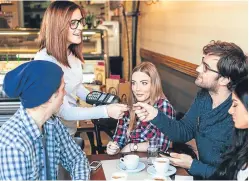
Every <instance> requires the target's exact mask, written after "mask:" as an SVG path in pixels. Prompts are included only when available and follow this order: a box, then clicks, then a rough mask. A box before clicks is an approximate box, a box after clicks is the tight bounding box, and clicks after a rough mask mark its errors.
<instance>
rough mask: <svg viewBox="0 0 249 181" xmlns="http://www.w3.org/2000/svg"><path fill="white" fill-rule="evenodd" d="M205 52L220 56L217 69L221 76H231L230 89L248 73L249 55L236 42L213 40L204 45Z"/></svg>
mask: <svg viewBox="0 0 249 181" xmlns="http://www.w3.org/2000/svg"><path fill="white" fill-rule="evenodd" d="M203 54H204V55H207V54H209V55H215V56H218V57H220V59H219V61H218V63H217V69H218V72H219V73H220V75H221V76H223V77H226V78H230V83H229V84H228V85H227V87H228V89H230V90H231V88H232V86H233V84H234V83H236V82H237V81H238V80H239V79H241V78H242V77H244V76H246V75H247V74H248V66H247V62H248V56H247V55H245V54H244V52H243V50H242V49H241V48H240V47H239V46H237V45H236V44H234V43H228V42H222V41H214V40H212V41H211V42H210V43H209V44H208V45H206V46H204V47H203Z"/></svg>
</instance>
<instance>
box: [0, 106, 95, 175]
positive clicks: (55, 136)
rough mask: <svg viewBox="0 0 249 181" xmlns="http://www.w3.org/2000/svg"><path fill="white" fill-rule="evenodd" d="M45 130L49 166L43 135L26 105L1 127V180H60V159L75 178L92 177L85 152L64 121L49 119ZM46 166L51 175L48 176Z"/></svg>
mask: <svg viewBox="0 0 249 181" xmlns="http://www.w3.org/2000/svg"><path fill="white" fill-rule="evenodd" d="M43 130H44V137H45V142H46V145H45V147H46V150H47V155H48V159H47V160H49V161H47V164H46V166H44V155H43V149H44V148H43V142H42V138H43V135H42V134H41V132H40V130H39V128H38V126H37V125H36V124H35V122H34V120H33V119H32V118H31V117H30V116H29V115H28V114H27V112H26V110H25V109H24V108H23V107H22V106H21V107H20V109H19V110H18V111H17V112H16V113H15V115H14V116H13V117H12V118H11V119H10V120H9V121H7V122H6V123H5V124H4V125H3V126H2V127H1V128H0V180H44V179H46V178H47V179H51V180H56V179H57V175H58V164H59V162H61V163H62V165H63V167H64V168H65V169H66V170H68V171H69V172H70V174H71V176H72V178H73V179H74V180H88V179H89V177H90V167H89V163H88V160H87V158H86V156H85V153H84V152H82V150H81V149H80V147H79V146H78V145H77V144H76V143H75V141H74V140H73V139H72V137H71V136H70V135H69V133H68V131H67V129H66V128H65V127H64V126H63V125H62V123H61V122H60V120H59V119H58V118H57V117H53V118H51V119H49V120H48V121H47V122H46V123H45V124H44V125H43ZM46 167H47V173H49V175H50V177H46V176H45V175H44V173H45V168H46Z"/></svg>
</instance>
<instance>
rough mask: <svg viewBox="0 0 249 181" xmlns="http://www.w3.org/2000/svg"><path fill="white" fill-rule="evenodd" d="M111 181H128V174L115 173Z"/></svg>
mask: <svg viewBox="0 0 249 181" xmlns="http://www.w3.org/2000/svg"><path fill="white" fill-rule="evenodd" d="M111 180H112V181H115V180H116V181H125V180H127V174H126V173H124V172H115V173H113V174H112V177H111Z"/></svg>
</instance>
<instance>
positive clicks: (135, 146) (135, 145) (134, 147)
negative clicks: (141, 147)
mask: <svg viewBox="0 0 249 181" xmlns="http://www.w3.org/2000/svg"><path fill="white" fill-rule="evenodd" d="M137 149H138V146H137V143H134V145H133V150H134V151H137Z"/></svg>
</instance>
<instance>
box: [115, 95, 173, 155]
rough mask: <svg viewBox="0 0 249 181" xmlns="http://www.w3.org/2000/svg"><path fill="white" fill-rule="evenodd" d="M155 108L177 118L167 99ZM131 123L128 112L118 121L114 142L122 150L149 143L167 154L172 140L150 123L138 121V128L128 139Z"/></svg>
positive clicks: (155, 105)
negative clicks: (128, 145)
mask: <svg viewBox="0 0 249 181" xmlns="http://www.w3.org/2000/svg"><path fill="white" fill-rule="evenodd" d="M154 107H155V108H157V109H158V110H160V111H162V112H163V113H165V115H167V116H168V117H169V118H171V119H173V118H175V111H174V109H173V107H172V105H171V104H170V103H169V101H168V100H167V99H159V100H158V101H157V102H156V103H155V104H154ZM129 121H130V117H129V112H126V113H125V115H124V117H123V119H120V120H119V121H118V124H117V128H116V131H115V134H114V136H113V141H116V142H117V143H118V145H119V147H120V148H121V149H122V148H123V147H124V146H125V145H127V144H128V143H142V142H146V141H149V145H150V147H154V146H155V144H156V145H158V146H159V147H160V150H161V151H163V152H165V151H167V150H168V148H169V145H170V140H169V139H168V137H167V136H166V135H164V134H163V133H161V132H160V130H159V129H158V128H157V127H156V126H155V125H153V124H152V123H150V122H142V121H137V125H136V128H135V129H134V130H133V131H131V133H130V135H129V137H127V130H128V128H129Z"/></svg>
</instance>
